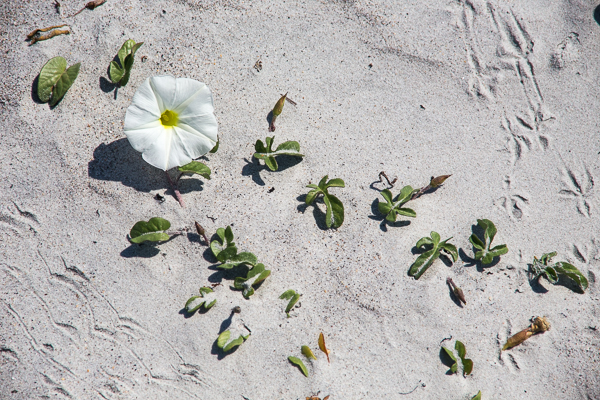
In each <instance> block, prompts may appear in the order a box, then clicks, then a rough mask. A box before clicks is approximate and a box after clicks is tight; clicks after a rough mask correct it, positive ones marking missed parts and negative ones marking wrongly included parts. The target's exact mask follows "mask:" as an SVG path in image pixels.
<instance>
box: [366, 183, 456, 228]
mask: <svg viewBox="0 0 600 400" xmlns="http://www.w3.org/2000/svg"><path fill="white" fill-rule="evenodd" d="M450 176H451V175H442V176H438V177H435V178H434V177H433V176H432V177H431V179H430V181H429V184H428V185H427V186H424V187H422V188H420V189H413V188H412V187H411V186H404V187H403V188H402V189H401V190H400V193H399V194H398V195H397V196H396V197H393V195H392V192H391V191H390V190H389V189H384V190H382V191H381V196H383V198H384V199H385V201H386V202H385V203H382V202H378V203H377V208H378V210H379V212H380V213H381V214H383V215H385V219H386V221H388V222H396V219H397V218H398V215H403V216H405V217H412V218H414V217H416V216H417V213H416V212H415V211H414V210H412V209H410V208H405V207H403V206H404V205H405V204H406V203H408V202H409V201H410V200H414V199H416V198H418V197H420V196H421V195H422V194H423V193H425V192H427V191H428V190H430V189H434V188H436V187H438V186H440V185H442V184H443V183H444V181H445V180H446V179H448V178H449V177H450ZM383 178H385V179H386V180H387V182H388V184H389V185H390V187H394V183H395V182H396V180H397V179H398V178H395V179H394V180H393V181H390V180H389V178H388V177H387V175H386V174H385V172H383V171H382V172H380V173H379V180H380V182H383Z"/></svg>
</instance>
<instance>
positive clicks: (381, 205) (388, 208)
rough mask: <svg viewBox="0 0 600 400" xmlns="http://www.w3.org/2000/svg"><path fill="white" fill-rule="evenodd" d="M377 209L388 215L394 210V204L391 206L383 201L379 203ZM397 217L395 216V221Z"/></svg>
mask: <svg viewBox="0 0 600 400" xmlns="http://www.w3.org/2000/svg"><path fill="white" fill-rule="evenodd" d="M377 209H378V210H379V212H380V213H381V214H383V215H388V214H389V213H390V212H391V211H392V206H390V205H389V204H387V203H382V202H380V201H379V202H378V203H377ZM395 220H396V218H395V217H394V218H393V221H395Z"/></svg>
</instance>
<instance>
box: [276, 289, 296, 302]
mask: <svg viewBox="0 0 600 400" xmlns="http://www.w3.org/2000/svg"><path fill="white" fill-rule="evenodd" d="M295 294H296V291H295V290H294V289H289V290H286V291H285V292H283V293H282V294H281V296H279V298H280V299H282V300H289V299H291V298H292V297H294V295H295Z"/></svg>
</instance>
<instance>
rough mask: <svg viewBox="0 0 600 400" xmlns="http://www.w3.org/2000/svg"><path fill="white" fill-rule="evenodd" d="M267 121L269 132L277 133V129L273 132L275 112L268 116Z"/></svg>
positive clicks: (270, 112)
mask: <svg viewBox="0 0 600 400" xmlns="http://www.w3.org/2000/svg"><path fill="white" fill-rule="evenodd" d="M266 119H267V124H269V125H268V126H267V130H268V131H269V132H275V129H273V130H271V124H272V123H273V110H271V111H269V113H268V114H267V118H266ZM273 127H274V126H273Z"/></svg>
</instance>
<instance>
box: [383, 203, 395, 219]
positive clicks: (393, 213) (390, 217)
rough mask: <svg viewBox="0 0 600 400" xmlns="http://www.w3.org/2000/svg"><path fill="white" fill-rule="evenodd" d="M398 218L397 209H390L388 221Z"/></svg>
mask: <svg viewBox="0 0 600 400" xmlns="http://www.w3.org/2000/svg"><path fill="white" fill-rule="evenodd" d="M380 204H381V203H380ZM397 218H398V213H397V212H396V211H395V210H390V212H389V213H388V215H387V216H386V217H385V219H386V221H389V222H396V219H397Z"/></svg>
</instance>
